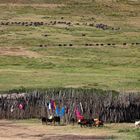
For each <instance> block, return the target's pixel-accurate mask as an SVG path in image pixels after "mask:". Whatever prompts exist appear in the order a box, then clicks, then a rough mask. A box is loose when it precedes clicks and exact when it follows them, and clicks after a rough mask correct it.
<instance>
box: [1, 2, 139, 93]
mask: <svg viewBox="0 0 140 140" xmlns="http://www.w3.org/2000/svg"><path fill="white" fill-rule="evenodd" d="M0 2H1V3H3V1H0ZM5 2H9V1H5ZM10 2H11V1H10ZM39 2H40V3H46V4H47V3H59V4H63V6H58V7H55V8H54V7H51V5H50V7H47V8H46V7H43V6H42V7H38V6H35V5H20V4H18V5H15V6H11V5H5V4H2V5H0V21H5V22H6V21H43V22H50V21H67V22H71V23H72V26H69V27H67V28H68V29H66V26H65V25H56V26H39V27H23V26H15V25H13V26H0V90H9V89H13V88H19V87H22V86H24V87H27V88H46V87H95V88H102V89H115V90H125V91H127V90H129V91H130V90H131V91H139V90H140V57H139V56H140V46H139V45H137V46H132V45H131V43H133V42H139V40H140V26H139V25H140V24H139V23H140V20H139V18H138V17H139V16H140V15H139V14H140V9H139V4H138V3H137V5H135V4H134V3H131V2H128V1H118V2H117V3H111V2H107V1H104V2H100V1H91V0H89V1H87V0H86V1H76V0H71V1H66V0H65V1H64V0H59V1H56V0H55V1H54V0H50V1H43V0H42V1H39ZM24 3H26V1H24ZM27 3H38V1H28V2H27ZM61 17H63V19H61ZM75 23H80V25H75ZM83 23H94V24H97V23H104V24H107V25H110V26H112V27H115V28H117V27H120V28H121V30H118V31H112V30H110V29H109V30H100V29H96V28H95V27H89V26H85V25H83ZM45 34H48V37H45V36H44V35H45ZM82 34H85V35H86V36H82ZM124 42H126V43H129V44H128V45H127V46H125V47H124V46H122V44H123V43H124ZM70 43H71V44H73V47H68V46H66V47H64V46H61V47H60V46H58V44H70ZM86 43H104V44H107V43H115V44H116V46H115V47H112V46H104V47H85V45H84V44H86ZM39 44H46V45H47V46H48V47H47V48H39V47H38V46H39Z"/></svg>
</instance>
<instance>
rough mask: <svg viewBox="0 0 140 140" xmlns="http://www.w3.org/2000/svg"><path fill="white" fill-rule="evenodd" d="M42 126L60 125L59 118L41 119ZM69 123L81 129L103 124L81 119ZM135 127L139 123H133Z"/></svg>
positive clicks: (97, 121) (139, 124) (139, 123)
mask: <svg viewBox="0 0 140 140" xmlns="http://www.w3.org/2000/svg"><path fill="white" fill-rule="evenodd" d="M41 121H42V124H43V125H44V124H46V125H47V124H51V125H52V124H53V125H55V124H56V123H57V124H58V125H60V121H61V118H60V117H59V116H54V117H52V118H46V117H42V118H41ZM70 123H72V125H73V126H74V124H75V123H77V124H78V125H80V126H81V127H93V126H94V127H100V126H104V122H103V121H102V120H99V119H82V120H76V119H74V118H72V119H71V120H70ZM135 127H136V128H139V127H140V121H135Z"/></svg>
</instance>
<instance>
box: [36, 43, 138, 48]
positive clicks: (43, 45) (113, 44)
mask: <svg viewBox="0 0 140 140" xmlns="http://www.w3.org/2000/svg"><path fill="white" fill-rule="evenodd" d="M127 45H132V46H137V45H140V43H131V44H130V43H122V44H116V43H106V44H105V43H85V44H82V45H81V46H85V47H93V46H97V47H103V46H111V47H115V46H127ZM48 46H49V45H47V44H40V45H38V46H37V47H39V48H47V47H48ZM55 46H59V47H61V46H64V47H66V46H67V47H72V46H77V45H76V44H72V43H69V44H66V43H65V44H60V43H59V44H56V45H55Z"/></svg>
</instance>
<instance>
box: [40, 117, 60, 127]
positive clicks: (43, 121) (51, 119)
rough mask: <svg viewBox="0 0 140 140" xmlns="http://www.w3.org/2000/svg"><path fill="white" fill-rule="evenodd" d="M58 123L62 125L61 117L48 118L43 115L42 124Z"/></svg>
mask: <svg viewBox="0 0 140 140" xmlns="http://www.w3.org/2000/svg"><path fill="white" fill-rule="evenodd" d="M56 122H57V123H58V124H59V125H60V117H59V116H54V117H50V118H46V117H42V124H48V123H50V124H52V123H53V124H54V125H55V123H56Z"/></svg>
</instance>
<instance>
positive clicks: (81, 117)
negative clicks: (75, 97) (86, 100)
mask: <svg viewBox="0 0 140 140" xmlns="http://www.w3.org/2000/svg"><path fill="white" fill-rule="evenodd" d="M74 112H75V115H76V117H77V119H78V120H82V119H84V116H82V115H81V113H80V112H79V110H78V108H77V107H76V108H75V110H74Z"/></svg>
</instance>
